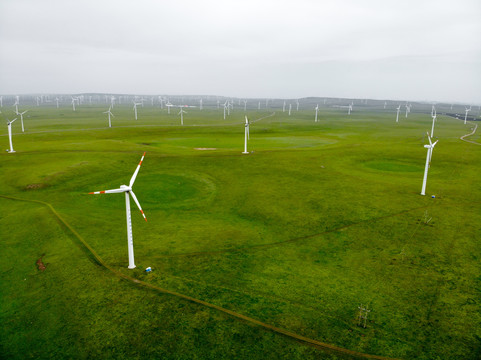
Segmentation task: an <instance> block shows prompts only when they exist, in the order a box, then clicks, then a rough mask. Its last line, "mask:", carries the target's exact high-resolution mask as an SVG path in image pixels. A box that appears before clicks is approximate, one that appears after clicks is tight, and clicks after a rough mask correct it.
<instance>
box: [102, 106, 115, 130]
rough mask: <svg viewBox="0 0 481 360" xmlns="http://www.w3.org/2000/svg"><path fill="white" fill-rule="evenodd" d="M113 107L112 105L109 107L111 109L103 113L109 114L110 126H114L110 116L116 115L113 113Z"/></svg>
mask: <svg viewBox="0 0 481 360" xmlns="http://www.w3.org/2000/svg"><path fill="white" fill-rule="evenodd" d="M111 109H112V105H111V106H110V107H109V109H108V110H107V111H104V112H103V114H107V115H108V116H109V127H112V123H111V122H110V116H113V117H115V116H114V114H112V111H111Z"/></svg>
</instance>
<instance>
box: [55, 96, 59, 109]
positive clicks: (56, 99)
mask: <svg viewBox="0 0 481 360" xmlns="http://www.w3.org/2000/svg"><path fill="white" fill-rule="evenodd" d="M58 100H59V99H58V97H56V98H55V101H56V102H57V109H58Z"/></svg>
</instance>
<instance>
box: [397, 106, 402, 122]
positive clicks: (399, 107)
mask: <svg viewBox="0 0 481 360" xmlns="http://www.w3.org/2000/svg"><path fill="white" fill-rule="evenodd" d="M396 110H397V114H396V122H399V110H401V105H399V106H398V107H397V109H396Z"/></svg>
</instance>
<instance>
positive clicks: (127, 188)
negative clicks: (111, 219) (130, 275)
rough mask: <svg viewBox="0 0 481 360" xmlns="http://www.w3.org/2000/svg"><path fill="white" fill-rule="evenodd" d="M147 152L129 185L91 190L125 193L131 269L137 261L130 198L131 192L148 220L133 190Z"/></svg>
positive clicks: (99, 192)
mask: <svg viewBox="0 0 481 360" xmlns="http://www.w3.org/2000/svg"><path fill="white" fill-rule="evenodd" d="M144 156H145V152H144V154H143V155H142V158H141V159H140V163H139V165H137V169H135V172H134V175H132V178H131V179H130V182H129V185H128V186H127V185H120V188H119V189H113V190H104V191H95V192H91V193H89V194H114V193H125V209H126V213H127V242H128V249H129V269H134V268H135V261H134V242H133V236H132V219H131V217H130V198H129V194H130V195H131V196H132V199H133V200H134V202H135V203H136V204H137V206H138V208H139V210H140V212H141V213H142V216H143V217H144V219H145V221H147V218H146V217H145V214H144V211H143V210H142V208H141V207H140V203H139V201H138V200H137V197H136V196H135V194H134V192H133V191H132V186H133V185H134V181H135V178H136V177H137V174H138V173H139V169H140V165H142V161H143V160H144Z"/></svg>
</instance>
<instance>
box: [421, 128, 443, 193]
mask: <svg viewBox="0 0 481 360" xmlns="http://www.w3.org/2000/svg"><path fill="white" fill-rule="evenodd" d="M427 135H428V140H429V145H424V147H425V148H426V149H427V150H428V152H427V155H426V166H425V167H424V178H423V187H422V189H421V195H426V181H427V179H428V169H429V166H430V164H431V157H432V156H433V149H434V146H435V145H436V144H437V142H438V141H439V140H436V142H434V143H433V142H432V141H431V137H430V136H429V134H428V133H427Z"/></svg>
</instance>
